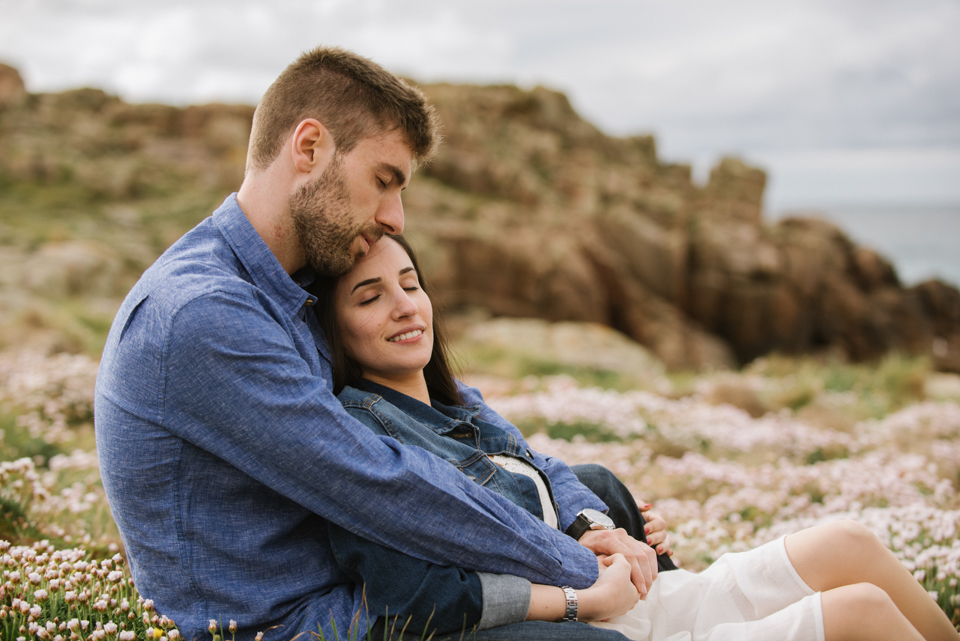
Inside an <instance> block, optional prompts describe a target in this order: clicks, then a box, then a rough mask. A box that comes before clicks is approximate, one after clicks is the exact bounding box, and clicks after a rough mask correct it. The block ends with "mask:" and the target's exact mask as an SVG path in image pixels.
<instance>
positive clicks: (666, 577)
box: [592, 538, 824, 641]
mask: <svg viewBox="0 0 960 641" xmlns="http://www.w3.org/2000/svg"><path fill="white" fill-rule="evenodd" d="M592 625H596V626H597V627H601V628H608V629H611V630H617V631H618V632H621V633H622V634H624V635H625V636H626V637H628V638H630V639H633V641H824V635H823V609H822V607H821V603H820V593H819V592H814V591H813V590H812V589H810V587H809V586H808V585H807V584H806V583H804V581H803V579H801V578H800V575H799V574H797V571H796V570H795V569H794V568H793V565H792V564H791V563H790V559H789V558H788V557H787V549H786V546H785V544H784V539H783V538H780V539H777V540H776V541H771V542H770V543H766V544H764V545H761V546H760V547H758V548H756V549H755V550H750V551H749V552H740V553H736V554H724V555H723V556H721V557H720V558H719V559H717V561H716V562H715V563H714V564H713V565H711V566H710V567H709V568H707V569H706V570H704V571H703V572H701V573H699V574H695V573H693V572H687V571H684V570H674V571H671V572H662V573H661V574H659V575H658V576H657V579H656V581H654V582H653V585H652V586H651V588H650V593H649V594H648V595H647V598H646V600H645V601H640V602H639V603H637V605H636V607H634V608H633V609H632V610H631V611H630V612H628V613H626V614H625V615H623V616H619V617H614V618H613V619H610V620H609V621H607V622H602V623H601V622H597V623H593V624H592Z"/></svg>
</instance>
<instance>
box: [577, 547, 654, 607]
mask: <svg viewBox="0 0 960 641" xmlns="http://www.w3.org/2000/svg"><path fill="white" fill-rule="evenodd" d="M597 561H598V562H599V564H600V577H599V578H598V579H597V582H596V583H594V584H593V585H592V586H590V587H589V588H587V589H586V590H577V601H578V610H579V611H578V614H577V618H578V619H580V620H581V621H604V620H606V619H609V618H610V617H615V616H620V615H621V614H626V613H627V612H629V611H630V609H631V608H633V606H635V605H636V604H637V601H639V600H640V593H639V592H637V589H636V588H635V587H634V585H633V582H632V581H631V580H630V572H631V567H630V563H629V562H628V561H627V559H626V557H624V556H623V555H622V554H614V555H612V556H607V557H603V558H600V557H598V558H597Z"/></svg>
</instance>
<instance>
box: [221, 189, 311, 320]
mask: <svg viewBox="0 0 960 641" xmlns="http://www.w3.org/2000/svg"><path fill="white" fill-rule="evenodd" d="M213 221H214V223H216V225H217V228H218V229H219V230H220V233H222V234H223V237H224V238H225V239H226V240H227V242H228V243H229V244H230V247H231V249H233V253H234V254H236V256H237V258H238V259H239V260H240V262H241V263H243V267H244V268H245V269H246V270H247V274H249V276H250V279H251V280H253V283H254V285H256V286H257V287H259V288H260V289H262V290H263V291H264V292H265V293H266V294H267V296H269V297H270V298H272V299H273V300H274V301H276V302H277V303H278V304H279V305H280V306H281V307H282V308H283V309H284V311H286V312H288V313H289V314H290V316H294V315H297V314H299V313H300V311H301V310H302V309H303V308H304V305H307V304H308V301H309V305H310V306H312V305H314V304H315V303H316V302H317V298H316V297H315V296H312V295H310V294H308V293H307V292H306V291H305V290H304V289H303V288H304V287H305V286H307V285H309V284H310V283H312V282H313V279H314V274H313V271H312V270H311V269H309V268H304V269H301V270H300V271H298V272H296V273H295V274H293V276H290V275H289V274H287V272H286V271H284V269H283V267H282V266H281V265H280V261H278V260H277V257H276V256H274V254H273V252H272V251H270V248H269V247H267V244H266V243H265V242H264V241H263V238H261V237H260V234H259V233H257V230H256V229H254V227H253V225H252V224H251V223H250V220H249V219H248V218H247V216H246V214H244V213H243V210H242V209H240V204H239V203H238V202H237V194H236V193H233V194H230V196H228V197H227V199H226V200H225V201H223V204H222V205H220V207H218V208H217V210H216V211H215V212H213Z"/></svg>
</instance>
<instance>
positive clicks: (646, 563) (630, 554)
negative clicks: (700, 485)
mask: <svg viewBox="0 0 960 641" xmlns="http://www.w3.org/2000/svg"><path fill="white" fill-rule="evenodd" d="M651 507H652V506H651V505H650V504H644V505H642V506H641V507H640V511H641V513H642V514H643V516H644V520H645V521H646V527H645V528H644V531H645V534H646V536H647V541H648V542H649V543H650V545H647V544H645V543H643V542H642V541H638V540H636V539H635V538H633V537H632V536H630V535H629V534H627V532H626V530H623V529H616V530H588V531H587V532H585V533H584V534H583V536H581V537H580V544H581V545H583V546H584V547H586V548H587V549H589V550H590V551H592V552H593V553H594V554H596V555H597V556H598V557H600V558H604V557H607V556H611V555H613V554H622V555H623V557H624V558H625V559H626V561H627V562H628V563H629V564H630V581H631V582H632V583H633V585H634V587H635V588H636V590H637V592H639V593H640V598H641V599H645V598H646V596H647V593H648V592H649V591H650V586H651V584H653V580H654V579H656V578H657V552H659V553H661V554H667V555H672V554H673V550H671V549H670V542H669V540H668V539H667V524H666V522H665V521H664V520H663V518H662V517H661V516H659V515H657V514H655V513H653V512H651V511H650V508H651ZM651 546H653V547H655V548H657V550H656V551H654V549H653V547H651ZM601 569H602V568H601Z"/></svg>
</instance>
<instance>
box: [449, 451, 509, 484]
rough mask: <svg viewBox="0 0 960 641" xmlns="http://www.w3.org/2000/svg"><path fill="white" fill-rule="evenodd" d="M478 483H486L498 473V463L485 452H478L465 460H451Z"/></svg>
mask: <svg viewBox="0 0 960 641" xmlns="http://www.w3.org/2000/svg"><path fill="white" fill-rule="evenodd" d="M450 462H451V463H453V464H454V465H456V466H457V468H458V469H459V470H460V471H461V472H463V473H464V474H466V475H467V477H468V478H469V479H470V480H471V481H473V482H474V483H476V484H477V485H485V484H486V483H487V482H488V481H489V480H490V479H492V478H493V475H494V474H496V473H497V469H498V468H497V464H496V463H494V462H493V461H491V460H490V459H489V458H487V455H486V454H484V453H483V452H479V451H478V452H476V453H475V454H474V455H473V456H471V457H470V458H468V459H465V460H463V461H450Z"/></svg>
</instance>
